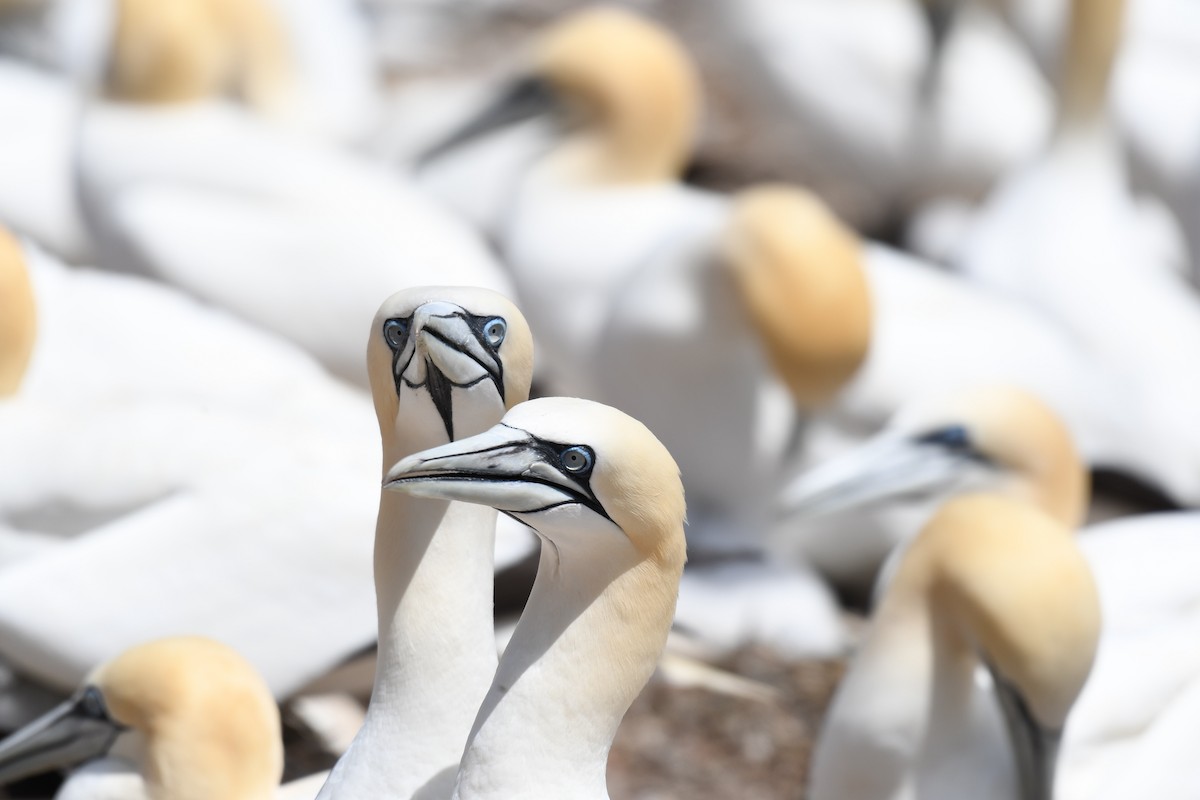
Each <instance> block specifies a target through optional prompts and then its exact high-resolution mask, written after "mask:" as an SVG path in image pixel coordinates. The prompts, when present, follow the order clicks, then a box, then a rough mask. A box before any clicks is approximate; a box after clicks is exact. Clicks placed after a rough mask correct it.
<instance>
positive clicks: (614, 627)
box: [385, 397, 686, 800]
mask: <svg viewBox="0 0 1200 800" xmlns="http://www.w3.org/2000/svg"><path fill="white" fill-rule="evenodd" d="M385 481H386V483H385V485H386V486H387V487H388V488H389V489H392V490H399V491H402V492H406V493H409V494H412V495H417V496H424V497H434V498H444V499H447V500H459V501H466V502H472V503H483V504H486V505H490V506H493V507H495V508H497V509H499V510H500V511H503V512H504V513H505V514H508V515H510V516H513V517H516V518H517V519H519V520H520V521H522V522H524V523H525V524H527V525H530V526H531V527H533V528H534V529H535V530H536V531H537V533H538V535H539V537H540V538H541V540H542V550H541V561H540V564H539V566H538V574H537V579H536V581H535V583H534V587H533V592H532V594H531V595H530V598H529V603H528V605H527V606H526V608H525V612H524V614H522V616H521V620H520V622H519V623H518V624H517V629H516V631H515V632H514V634H513V637H512V640H511V641H510V643H509V645H508V648H507V649H506V650H505V651H504V656H503V658H502V659H501V661H500V666H499V668H498V670H497V672H496V677H495V680H494V682H493V683H492V688H491V689H490V691H489V692H488V694H487V698H486V699H485V700H484V702H483V705H482V706H481V707H480V709H479V715H478V717H477V718H476V720H475V726H474V728H473V730H472V731H471V737H470V739H469V741H468V744H467V748H466V752H465V753H464V754H463V759H462V765H461V767H460V768H459V772H458V779H457V785H456V787H455V790H454V797H455V798H459V800H467V798H475V797H557V798H564V800H583V799H584V798H588V799H589V800H602V799H605V798H607V797H608V791H607V788H606V781H605V769H606V763H607V760H608V752H609V748H610V747H611V746H612V740H613V736H614V735H615V733H616V730H617V726H618V725H619V724H620V722H621V718H622V717H623V716H624V714H625V712H626V710H627V709H628V708H629V705H630V704H631V703H632V702H633V700H634V698H635V697H636V696H637V694H638V692H639V691H641V689H642V687H643V686H644V685H645V684H646V681H647V680H648V679H649V678H650V675H651V673H652V672H653V671H654V667H655V664H656V663H657V661H658V658H659V655H660V654H661V653H662V650H663V647H664V645H665V643H666V639H667V633H668V631H669V629H670V627H671V618H672V615H673V613H674V610H675V596H676V593H677V589H678V585H679V577H680V573H681V572H682V570H683V564H684V561H685V558H686V556H685V542H684V535H683V520H684V514H685V508H684V495H683V486H682V484H681V482H680V478H679V470H678V467H677V466H676V465H675V462H674V460H673V459H672V458H671V455H670V454H669V453H668V452H667V450H666V448H665V447H663V446H662V444H661V443H659V441H658V440H657V439H655V438H654V435H653V434H652V433H650V431H649V430H647V429H646V428H645V426H643V425H642V424H641V423H639V422H637V421H636V420H634V419H633V418H631V417H629V416H627V415H625V414H624V413H622V412H620V411H617V410H616V409H613V408H611V407H608V406H603V405H600V404H598V403H593V402H591V401H587V400H579V399H574V398H560V397H552V398H543V399H539V400H532V401H529V402H527V403H523V404H522V405H519V406H517V407H515V408H513V409H512V410H511V411H509V413H508V414H506V415H505V416H504V419H503V421H502V422H501V423H500V424H499V425H497V426H496V427H494V428H492V429H491V430H490V431H488V432H486V433H484V434H481V435H479V436H476V437H472V438H470V439H466V440H462V441H458V442H454V443H453V444H450V445H446V446H444V447H439V448H434V449H432V450H428V451H425V452H421V453H416V454H414V455H412V456H409V457H408V458H406V459H404V460H402V461H400V462H399V463H398V464H396V465H395V466H394V467H392V468H391V469H390V470H388V473H387V477H386V478H385Z"/></svg>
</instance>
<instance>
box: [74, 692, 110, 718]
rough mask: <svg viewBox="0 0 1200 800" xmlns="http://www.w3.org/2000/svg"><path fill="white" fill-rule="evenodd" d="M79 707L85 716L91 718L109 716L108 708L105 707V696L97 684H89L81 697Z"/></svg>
mask: <svg viewBox="0 0 1200 800" xmlns="http://www.w3.org/2000/svg"><path fill="white" fill-rule="evenodd" d="M79 708H80V710H81V711H82V712H83V714H84V716H87V717H90V718H91V719H106V718H107V717H108V709H107V708H105V707H104V696H103V695H102V694H100V690H99V689H97V688H96V687H95V686H89V687H87V688H86V689H84V690H83V697H81V698H79Z"/></svg>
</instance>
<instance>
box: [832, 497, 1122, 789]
mask: <svg viewBox="0 0 1200 800" xmlns="http://www.w3.org/2000/svg"><path fill="white" fill-rule="evenodd" d="M1099 633H1100V606H1099V598H1098V596H1097V593H1096V585H1095V582H1094V580H1093V578H1092V574H1091V572H1090V571H1089V569H1088V565H1087V562H1086V561H1085V560H1084V558H1083V555H1082V553H1081V552H1080V551H1079V549H1078V548H1077V547H1076V546H1075V543H1074V540H1073V539H1072V535H1071V531H1070V530H1069V529H1068V528H1066V527H1065V526H1063V525H1062V524H1060V523H1059V522H1057V521H1055V520H1053V519H1051V518H1050V517H1048V516H1047V515H1045V514H1043V513H1042V512H1041V511H1039V510H1037V509H1035V508H1033V507H1031V506H1029V505H1028V504H1025V503H1022V502H1019V501H1013V500H1009V499H1007V498H1003V497H999V496H996V495H987V494H972V495H966V496H963V497H959V498H956V499H954V500H952V501H950V502H949V503H947V504H946V505H945V506H943V507H942V509H941V510H940V511H939V512H938V513H937V514H936V515H935V516H934V518H933V519H932V520H931V521H930V523H929V524H928V525H927V526H926V527H925V528H924V529H923V530H922V532H921V533H920V535H919V536H918V537H917V538H916V539H915V540H914V541H913V544H912V546H911V547H910V548H909V550H908V551H907V553H906V554H905V556H904V560H903V562H902V563H901V565H900V567H899V569H898V571H897V574H896V577H895V580H894V581H893V582H892V584H891V585H890V586H889V589H888V593H887V595H886V596H885V597H884V599H883V601H882V602H881V604H880V606H879V608H878V610H877V612H876V614H875V616H874V618H873V619H872V622H871V626H870V628H869V630H868V632H867V634H866V638H865V640H864V642H863V645H862V648H861V650H860V651H859V654H858V656H857V658H856V659H855V661H854V664H853V665H852V666H851V668H850V672H849V673H848V674H847V675H846V678H845V680H844V681H843V682H842V684H841V686H839V687H838V691H837V694H836V695H835V697H834V701H833V705H832V706H831V707H830V711H829V715H828V716H827V717H826V720H825V723H824V727H823V730H822V732H821V735H820V738H819V740H818V742H817V747H816V750H815V751H814V760H813V771H812V780H811V790H812V797H813V798H814V799H815V800H826V799H827V798H828V799H829V800H833V798H839V799H842V798H849V797H853V798H857V800H873V798H879V800H884V799H885V798H896V797H921V798H930V799H931V800H941V799H942V798H945V799H946V800H949V798H959V797H977V798H988V800H992V799H993V798H994V799H995V800H1001V799H1003V800H1014V799H1015V798H1018V797H1020V798H1027V799H1030V800H1048V798H1050V797H1051V796H1052V787H1053V785H1054V775H1055V766H1056V761H1057V756H1058V749H1059V743H1060V741H1061V737H1062V730H1063V726H1064V724H1065V723H1066V720H1067V715H1068V713H1069V712H1070V710H1071V707H1072V704H1073V703H1074V702H1075V699H1076V698H1077V697H1078V696H1079V693H1080V691H1081V690H1082V689H1083V686H1084V683H1085V681H1086V680H1087V678H1088V674H1089V672H1090V671H1091V668H1092V662H1093V659H1094V657H1095V653H1096V647H1097V641H1098V638H1099ZM979 666H982V667H984V668H986V670H987V672H988V673H989V674H990V676H991V681H990V684H991V685H990V686H987V683H986V682H981V681H980V680H979V679H978V678H977V676H976V670H977V668H978V667H979Z"/></svg>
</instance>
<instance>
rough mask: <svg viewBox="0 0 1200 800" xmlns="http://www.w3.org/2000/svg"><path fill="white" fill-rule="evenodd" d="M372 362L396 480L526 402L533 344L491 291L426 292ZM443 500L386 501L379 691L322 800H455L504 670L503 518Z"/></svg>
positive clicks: (387, 330)
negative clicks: (476, 731) (497, 597)
mask: <svg viewBox="0 0 1200 800" xmlns="http://www.w3.org/2000/svg"><path fill="white" fill-rule="evenodd" d="M367 363H368V371H369V372H370V375H371V390H372V396H373V397H374V400H375V411H376V414H377V416H378V418H379V428H380V433H381V435H382V437H383V467H384V469H385V470H386V469H388V468H389V467H391V465H392V464H395V463H396V462H397V461H399V460H401V459H403V458H404V457H406V456H408V455H410V454H412V453H414V452H416V451H418V450H424V449H425V448H429V447H433V446H435V445H439V444H445V443H447V442H454V441H455V440H456V439H462V438H464V437H472V436H474V435H476V434H479V433H481V432H483V431H485V430H487V429H488V428H490V427H491V426H493V425H495V424H496V423H497V422H498V421H499V420H500V418H501V417H502V416H503V415H504V413H505V410H506V409H508V408H511V407H512V406H514V405H516V404H517V403H520V402H522V401H523V400H525V399H526V398H527V397H528V396H529V382H530V379H531V376H532V373H533V343H532V337H531V335H530V332H529V327H528V326H527V325H526V323H525V319H524V317H523V316H522V315H521V313H520V311H518V310H517V308H516V306H514V305H513V304H512V303H511V302H509V301H508V300H506V299H505V298H503V297H501V296H500V295H497V294H495V293H494V292H490V291H487V290H485V289H473V288H447V287H420V288H414V289H406V290H404V291H402V292H399V293H397V294H394V295H392V296H391V297H389V298H388V299H387V300H386V301H385V302H384V303H383V305H382V306H380V308H379V311H378V313H377V314H376V315H375V319H374V321H373V322H372V324H371V333H370V339H369V343H368V345H367ZM468 441H471V440H468ZM455 446H457V444H451V445H449V447H455ZM446 499H453V498H444V499H428V498H424V497H412V496H409V495H405V494H399V493H396V492H389V491H381V493H380V496H379V519H378V522H377V524H376V529H375V589H376V594H377V598H378V603H377V605H378V616H379V659H378V664H377V667H376V672H375V687H374V691H373V692H372V696H371V704H370V707H369V708H368V709H367V717H366V721H365V722H364V724H363V727H362V729H361V730H360V731H359V733H358V735H357V736H356V737H355V739H354V741H353V743H352V744H351V745H350V748H349V750H347V751H346V753H345V754H344V755H343V756H342V758H341V759H340V760H339V761H338V763H337V765H336V766H335V767H334V769H333V772H332V773H331V775H330V778H329V781H328V782H327V783H326V784H325V787H324V788H323V789H322V790H321V794H320V795H319V796H320V797H321V798H323V799H330V800H331V799H332V798H346V799H348V800H357V798H365V797H397V798H408V797H448V796H449V794H450V789H451V787H452V785H453V779H454V773H455V770H456V769H457V767H458V762H459V758H460V757H461V756H462V751H463V744H464V743H465V742H466V740H467V734H468V733H469V732H470V730H471V722H472V720H473V719H474V718H475V712H476V710H477V709H478V708H479V704H480V703H481V702H482V701H483V698H484V695H485V694H486V693H487V690H488V685H489V684H490V683H491V681H492V676H493V674H494V673H495V670H496V647H495V639H494V637H493V631H492V628H493V625H492V552H493V540H494V536H495V528H496V512H495V511H493V510H491V509H488V508H480V507H478V506H474V505H467V504H463V503H447V502H445V500H446Z"/></svg>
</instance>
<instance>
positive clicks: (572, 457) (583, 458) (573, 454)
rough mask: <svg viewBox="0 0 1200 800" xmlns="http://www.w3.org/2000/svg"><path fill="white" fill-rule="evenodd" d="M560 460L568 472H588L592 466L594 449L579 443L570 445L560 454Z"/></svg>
mask: <svg viewBox="0 0 1200 800" xmlns="http://www.w3.org/2000/svg"><path fill="white" fill-rule="evenodd" d="M559 461H560V462H562V466H563V469H565V470H566V471H567V472H574V473H580V472H587V471H588V470H589V469H591V467H592V461H593V458H592V451H591V450H589V449H588V448H586V447H581V446H579V445H576V446H574V447H568V448H567V449H566V450H563V451H562V453H561V454H560V455H559Z"/></svg>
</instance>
